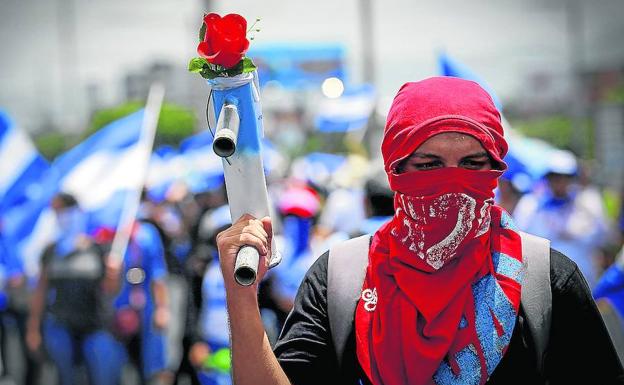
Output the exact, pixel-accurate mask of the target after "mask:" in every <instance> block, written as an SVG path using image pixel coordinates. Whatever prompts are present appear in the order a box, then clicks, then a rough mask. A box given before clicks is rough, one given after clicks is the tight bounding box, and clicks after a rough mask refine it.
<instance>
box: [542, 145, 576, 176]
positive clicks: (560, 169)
mask: <svg viewBox="0 0 624 385" xmlns="http://www.w3.org/2000/svg"><path fill="white" fill-rule="evenodd" d="M577 171H578V162H577V161H576V157H575V156H574V154H573V153H571V152H570V151H566V150H554V151H553V152H551V154H550V159H549V160H548V167H547V173H554V174H563V175H574V174H576V173H577Z"/></svg>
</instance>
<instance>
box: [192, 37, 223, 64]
mask: <svg viewBox="0 0 624 385" xmlns="http://www.w3.org/2000/svg"><path fill="white" fill-rule="evenodd" d="M220 52H221V51H214V50H212V49H211V47H210V44H208V43H207V42H205V41H202V42H201V43H199V45H198V46H197V54H199V56H201V57H203V58H204V59H206V60H208V61H211V60H213V59H214V58H215V57H217V55H219V53H220Z"/></svg>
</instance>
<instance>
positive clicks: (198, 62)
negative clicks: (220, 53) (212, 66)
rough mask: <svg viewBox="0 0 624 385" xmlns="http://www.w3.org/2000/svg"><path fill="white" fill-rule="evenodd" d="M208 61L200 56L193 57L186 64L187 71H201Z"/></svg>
mask: <svg viewBox="0 0 624 385" xmlns="http://www.w3.org/2000/svg"><path fill="white" fill-rule="evenodd" d="M207 64H208V62H207V61H206V59H204V58H202V57H194V58H192V59H191V61H190V62H189V64H188V70H189V72H194V73H201V72H202V70H203V69H204V67H205V66H207Z"/></svg>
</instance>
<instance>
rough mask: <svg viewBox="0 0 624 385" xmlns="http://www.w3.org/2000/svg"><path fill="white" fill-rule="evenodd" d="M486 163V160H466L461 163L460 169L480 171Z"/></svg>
mask: <svg viewBox="0 0 624 385" xmlns="http://www.w3.org/2000/svg"><path fill="white" fill-rule="evenodd" d="M487 163H488V161H487V160H471V159H467V160H464V161H462V162H461V164H460V167H463V168H466V169H468V170H481V169H482V168H484V167H485V165H486V164H487Z"/></svg>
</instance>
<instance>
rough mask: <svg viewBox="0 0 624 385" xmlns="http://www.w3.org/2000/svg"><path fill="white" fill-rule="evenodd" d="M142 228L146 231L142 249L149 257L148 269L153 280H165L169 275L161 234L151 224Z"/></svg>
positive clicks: (146, 224)
mask: <svg viewBox="0 0 624 385" xmlns="http://www.w3.org/2000/svg"><path fill="white" fill-rule="evenodd" d="M141 227H142V229H143V231H144V237H143V239H142V244H143V245H142V247H143V248H144V249H145V253H146V255H147V256H148V258H147V261H149V262H148V266H147V268H148V269H149V270H150V274H151V278H152V280H154V281H157V280H161V279H164V277H165V276H166V275H167V266H166V264H165V250H164V248H163V243H162V239H161V237H160V234H159V233H158V230H156V227H154V225H152V224H150V223H142V224H141Z"/></svg>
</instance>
